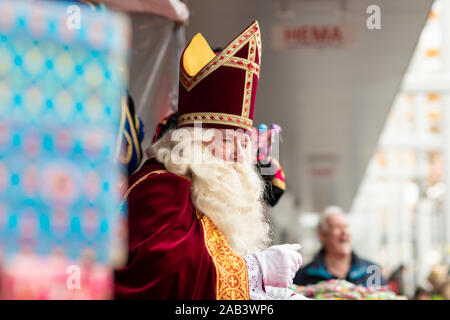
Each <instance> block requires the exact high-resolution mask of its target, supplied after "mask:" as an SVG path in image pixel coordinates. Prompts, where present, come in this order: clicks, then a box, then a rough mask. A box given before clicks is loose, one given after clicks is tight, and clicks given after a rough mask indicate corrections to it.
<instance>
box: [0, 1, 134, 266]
mask: <svg viewBox="0 0 450 320" xmlns="http://www.w3.org/2000/svg"><path fill="white" fill-rule="evenodd" d="M70 5H73V3H64V2H57V3H54V2H36V3H23V2H20V1H6V2H5V1H1V2H0V17H1V19H0V249H1V251H2V253H3V257H4V258H5V259H9V258H11V256H12V255H13V254H14V253H16V252H19V251H21V250H25V249H26V248H32V249H33V250H34V251H35V252H37V253H38V254H40V255H42V256H46V255H49V254H51V253H52V252H54V251H55V250H56V249H57V248H62V249H64V251H65V252H66V255H67V256H68V257H69V258H71V259H79V258H80V257H81V256H83V255H85V254H87V253H89V254H92V253H94V256H95V257H96V259H97V261H100V262H103V263H106V262H111V259H112V258H113V256H114V255H116V254H117V252H114V250H115V249H116V248H117V247H122V245H123V244H118V238H117V234H118V232H119V233H122V235H123V225H122V224H121V223H122V221H123V215H120V214H119V211H118V210H117V208H118V207H119V204H120V200H121V192H122V190H121V188H120V187H119V183H120V181H121V179H122V175H123V174H124V173H123V172H122V171H121V169H120V167H119V164H118V163H117V161H116V159H115V155H116V151H117V138H118V132H119V124H120V114H121V103H122V97H123V96H124V95H125V96H126V83H127V59H128V56H129V53H128V50H129V48H128V46H129V37H130V27H129V21H128V19H127V18H126V17H124V16H122V15H120V14H117V13H112V12H107V11H101V12H92V11H91V10H90V9H88V8H86V7H83V6H79V7H78V8H79V9H80V11H79V13H80V28H79V29H76V28H74V29H71V28H69V27H68V26H69V25H70V24H68V22H69V23H70V21H69V20H70V19H71V18H73V10H68V8H69V6H70ZM71 9H73V7H72V8H71ZM75 9H76V8H75ZM68 12H69V13H68Z"/></svg>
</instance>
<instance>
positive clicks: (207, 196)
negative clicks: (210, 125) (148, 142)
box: [147, 128, 270, 256]
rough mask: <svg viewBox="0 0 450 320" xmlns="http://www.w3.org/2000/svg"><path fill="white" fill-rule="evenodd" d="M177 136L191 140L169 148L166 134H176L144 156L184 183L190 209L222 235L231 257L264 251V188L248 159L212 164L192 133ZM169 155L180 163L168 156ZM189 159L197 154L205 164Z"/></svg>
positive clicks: (266, 234) (266, 227)
mask: <svg viewBox="0 0 450 320" xmlns="http://www.w3.org/2000/svg"><path fill="white" fill-rule="evenodd" d="M183 130H188V131H189V132H190V133H191V134H187V135H186V134H185V135H183V138H182V139H178V141H176V142H174V139H173V136H172V134H175V135H176V134H177V133H179V132H180V129H176V130H172V131H168V132H167V133H166V134H165V135H164V136H163V137H162V138H161V139H160V140H159V141H158V142H156V143H155V144H153V145H152V146H151V147H150V149H149V150H147V154H148V155H149V156H150V157H152V156H153V157H155V158H156V160H158V161H159V162H161V163H162V164H163V165H164V166H165V168H166V169H167V170H168V171H170V172H172V173H174V174H176V175H180V176H189V177H190V179H191V181H192V188H191V190H192V203H193V204H194V206H195V208H196V209H198V211H199V212H200V213H202V214H204V215H206V216H207V217H209V218H210V219H211V221H212V222H213V223H214V225H215V226H216V227H217V228H218V229H219V230H220V231H222V232H223V234H224V235H225V237H226V238H227V240H228V242H229V243H230V245H231V247H232V248H233V249H234V250H235V251H236V253H238V254H239V255H241V256H244V255H248V254H251V253H254V252H256V251H259V250H262V249H264V248H266V247H267V246H268V245H269V243H270V236H269V232H270V228H269V224H268V223H267V222H266V220H265V217H264V213H263V212H264V211H263V210H264V204H263V202H262V195H263V191H264V184H263V181H262V179H261V178H260V176H259V175H258V173H257V172H256V170H255V167H254V166H253V162H252V159H251V158H246V161H244V162H243V163H239V162H233V161H224V160H222V159H219V158H216V157H214V156H213V155H212V153H211V151H210V150H209V149H208V148H207V147H205V146H204V145H203V141H204V139H205V138H204V137H198V138H196V136H195V135H194V128H188V129H183ZM201 130H202V131H203V130H206V129H201ZM216 130H217V129H216ZM206 139H207V140H206V141H208V140H209V137H206ZM194 147H195V148H194ZM175 150H177V151H179V152H177V153H178V154H179V155H180V157H181V158H178V159H177V158H176V157H174V156H173V151H175ZM193 150H196V151H195V152H193ZM193 153H195V154H197V155H199V153H201V154H200V156H201V158H202V159H203V160H206V161H202V162H197V161H193V157H192V156H193V155H194V154H193ZM180 159H181V160H183V161H180Z"/></svg>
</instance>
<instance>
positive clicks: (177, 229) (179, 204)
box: [114, 159, 249, 300]
mask: <svg viewBox="0 0 450 320" xmlns="http://www.w3.org/2000/svg"><path fill="white" fill-rule="evenodd" d="M190 187H191V182H190V181H189V180H188V179H186V178H184V177H180V176H177V175H175V174H172V173H169V172H167V171H166V170H165V168H164V167H163V165H162V164H160V163H158V162H156V160H154V159H151V160H149V161H147V162H146V163H145V164H144V166H143V167H142V168H141V169H140V170H138V171H137V172H135V173H134V174H133V175H132V176H131V177H130V179H129V188H128V190H127V193H126V194H125V197H126V198H127V199H128V214H129V218H128V219H129V221H128V223H129V252H128V261H127V264H126V266H124V267H123V268H121V269H119V270H116V272H115V290H114V291H115V298H116V299H188V300H191V299H249V292H248V276H247V268H246V264H245V260H244V259H243V258H241V257H239V256H238V255H237V254H236V253H235V252H234V251H233V250H232V249H231V247H230V245H229V244H228V242H227V240H226V239H225V237H224V236H223V234H222V233H221V232H220V231H219V230H218V229H217V228H216V227H215V226H214V225H213V224H212V223H211V221H210V220H209V219H208V218H207V217H206V216H204V215H202V214H200V213H198V212H197V211H196V209H195V207H194V205H193V203H192V201H191V191H190Z"/></svg>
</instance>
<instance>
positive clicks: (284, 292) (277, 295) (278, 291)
mask: <svg viewBox="0 0 450 320" xmlns="http://www.w3.org/2000/svg"><path fill="white" fill-rule="evenodd" d="M266 296H267V300H310V299H308V298H306V297H305V296H303V295H301V294H297V293H295V292H294V291H292V290H291V289H288V288H277V287H269V286H266Z"/></svg>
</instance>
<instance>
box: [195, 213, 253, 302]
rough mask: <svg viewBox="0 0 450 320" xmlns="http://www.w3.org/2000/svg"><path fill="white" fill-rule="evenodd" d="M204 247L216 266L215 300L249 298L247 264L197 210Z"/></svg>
mask: <svg viewBox="0 0 450 320" xmlns="http://www.w3.org/2000/svg"><path fill="white" fill-rule="evenodd" d="M197 217H198V218H199V219H200V221H201V223H202V226H203V232H204V237H205V244H206V248H207V249H208V253H209V255H210V256H211V258H212V260H213V262H214V265H215V267H216V277H217V284H216V297H217V300H249V299H250V293H249V286H248V273H247V264H246V263H245V260H244V259H243V258H242V257H240V256H239V255H238V254H236V253H235V252H234V251H233V249H232V248H231V246H230V244H229V243H228V241H227V239H226V238H225V236H224V235H223V233H222V232H221V231H220V230H219V229H217V227H216V226H215V225H214V224H213V223H212V221H211V220H210V219H209V218H208V217H207V216H205V215H201V214H199V213H198V212H197Z"/></svg>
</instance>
